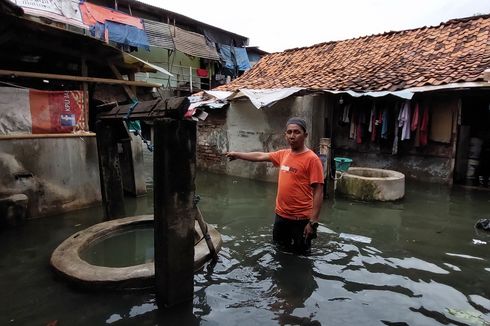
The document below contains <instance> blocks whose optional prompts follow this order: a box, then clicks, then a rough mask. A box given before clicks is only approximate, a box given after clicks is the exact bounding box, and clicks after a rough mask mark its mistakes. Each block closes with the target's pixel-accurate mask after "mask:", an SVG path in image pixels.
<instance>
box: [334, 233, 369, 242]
mask: <svg viewBox="0 0 490 326" xmlns="http://www.w3.org/2000/svg"><path fill="white" fill-rule="evenodd" d="M339 237H340V238H342V239H344V240H352V241H356V242H361V243H371V238H368V237H365V236H362V235H357V234H350V233H341V234H339Z"/></svg>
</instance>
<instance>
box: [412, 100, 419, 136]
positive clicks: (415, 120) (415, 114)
mask: <svg viewBox="0 0 490 326" xmlns="http://www.w3.org/2000/svg"><path fill="white" fill-rule="evenodd" d="M418 125H419V104H418V103H415V105H414V109H413V115H412V123H411V125H410V130H412V131H415V129H417V127H418Z"/></svg>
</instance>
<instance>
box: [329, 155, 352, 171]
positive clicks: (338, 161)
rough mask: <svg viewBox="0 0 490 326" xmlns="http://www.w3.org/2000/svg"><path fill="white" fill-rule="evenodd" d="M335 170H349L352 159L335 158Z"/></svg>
mask: <svg viewBox="0 0 490 326" xmlns="http://www.w3.org/2000/svg"><path fill="white" fill-rule="evenodd" d="M333 160H334V161H335V170H336V171H340V172H345V171H347V170H348V169H349V167H350V164H351V163H352V159H351V158H348V157H335V158H334V159H333Z"/></svg>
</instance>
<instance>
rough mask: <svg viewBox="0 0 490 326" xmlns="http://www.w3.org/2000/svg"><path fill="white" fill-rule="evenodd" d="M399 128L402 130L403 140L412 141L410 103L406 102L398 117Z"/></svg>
mask: <svg viewBox="0 0 490 326" xmlns="http://www.w3.org/2000/svg"><path fill="white" fill-rule="evenodd" d="M398 127H400V128H402V135H401V138H400V139H401V140H408V139H410V101H405V103H404V104H403V107H402V109H401V110H400V114H399V115H398Z"/></svg>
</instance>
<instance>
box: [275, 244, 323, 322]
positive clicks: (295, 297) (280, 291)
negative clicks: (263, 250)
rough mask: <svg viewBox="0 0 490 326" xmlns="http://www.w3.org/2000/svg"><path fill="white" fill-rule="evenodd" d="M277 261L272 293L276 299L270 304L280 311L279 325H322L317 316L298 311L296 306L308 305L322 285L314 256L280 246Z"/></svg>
mask: <svg viewBox="0 0 490 326" xmlns="http://www.w3.org/2000/svg"><path fill="white" fill-rule="evenodd" d="M273 261H274V267H273V271H272V274H271V278H272V283H273V284H274V287H273V289H272V291H271V295H272V296H273V297H275V300H276V301H275V302H273V303H272V304H271V305H270V308H271V310H272V311H274V312H275V313H276V315H277V320H278V321H279V325H320V324H321V323H320V322H319V321H317V320H314V319H313V317H314V316H308V317H299V316H295V315H294V311H295V309H296V308H304V307H305V301H306V299H308V298H309V297H310V296H311V295H312V293H313V292H314V291H315V290H316V289H317V288H318V285H317V283H316V281H315V279H314V277H313V264H312V262H311V260H310V258H309V257H305V256H297V255H293V254H289V253H285V252H281V251H279V250H277V251H274V254H273Z"/></svg>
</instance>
